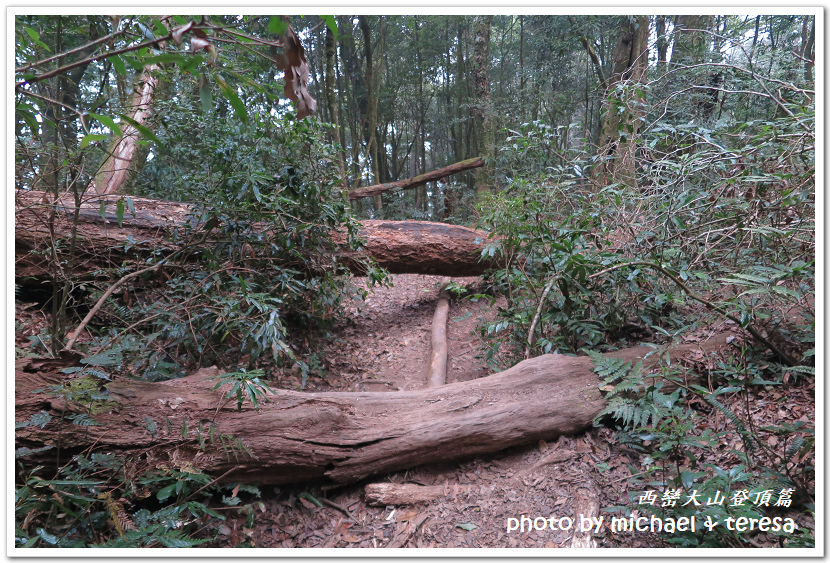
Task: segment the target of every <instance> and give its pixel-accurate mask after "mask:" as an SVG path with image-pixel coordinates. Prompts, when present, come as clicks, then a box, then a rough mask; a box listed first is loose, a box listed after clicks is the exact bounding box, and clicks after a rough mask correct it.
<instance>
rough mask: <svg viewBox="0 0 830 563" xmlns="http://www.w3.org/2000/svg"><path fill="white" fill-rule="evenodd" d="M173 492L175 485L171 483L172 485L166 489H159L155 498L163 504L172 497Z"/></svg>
mask: <svg viewBox="0 0 830 563" xmlns="http://www.w3.org/2000/svg"><path fill="white" fill-rule="evenodd" d="M175 491H176V483H173V484H172V485H167V486H166V487H164V488H163V489H161V490H160V491H159V492H157V493H156V498H157V499H159V500H160V501H162V502H164V501H166V500H167V499H169V498H170V497H171V496H173V493H174V492H175Z"/></svg>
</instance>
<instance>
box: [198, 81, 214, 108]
mask: <svg viewBox="0 0 830 563" xmlns="http://www.w3.org/2000/svg"><path fill="white" fill-rule="evenodd" d="M200 82H201V85H200V86H199V100H201V102H202V111H203V112H205V113H210V111H211V110H212V109H213V94H212V93H211V91H210V83H209V82H208V81H207V80H206V79H205V80H201V81H200Z"/></svg>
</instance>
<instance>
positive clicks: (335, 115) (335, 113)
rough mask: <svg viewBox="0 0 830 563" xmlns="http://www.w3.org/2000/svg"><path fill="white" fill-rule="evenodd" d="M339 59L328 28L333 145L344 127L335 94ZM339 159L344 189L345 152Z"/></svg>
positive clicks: (327, 81)
mask: <svg viewBox="0 0 830 563" xmlns="http://www.w3.org/2000/svg"><path fill="white" fill-rule="evenodd" d="M336 57H337V44H336V43H335V41H334V33H332V31H331V29H329V28H328V27H326V100H327V102H328V106H329V116H330V119H331V123H332V124H333V125H334V127H335V128H334V129H333V130H331V131H330V133H329V135H330V140H331V142H332V143H338V142H340V138H341V134H342V133H341V130H342V125H341V123H340V111H339V109H340V108H339V103H338V100H337V94H336V93H335V89H334V85H335V82H336V76H335V70H334V66H335V65H334V61H335V58H336ZM338 153H339V158H338V159H337V163H338V165H339V168H340V182H341V184H342V186H343V187H344V188H346V187H348V186H347V184H346V160H345V158H344V154H343V151H342V150H341V151H338Z"/></svg>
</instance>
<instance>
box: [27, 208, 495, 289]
mask: <svg viewBox="0 0 830 563" xmlns="http://www.w3.org/2000/svg"><path fill="white" fill-rule="evenodd" d="M43 196H44V193H43V192H21V193H18V194H17V197H16V200H15V223H16V224H15V253H16V258H15V277H16V279H17V280H18V282H19V283H26V284H31V283H42V282H44V281H48V280H51V279H52V277H53V275H52V272H53V269H52V268H50V263H49V257H48V256H47V255H46V254H44V252H43V251H44V250H46V249H49V248H50V241H52V240H53V238H68V237H69V236H70V234H71V228H72V216H73V214H74V211H75V209H74V207H75V205H74V200H73V198H72V197H71V194H70V195H69V196H64V198H63V199H61V200H60V201H59V202H58V203H57V206H58V214H57V217H56V220H55V225H54V233H50V229H49V225H48V222H47V219H48V216H49V207H50V205H49V204H45V203H43ZM101 199H104V200H105V201H106V202H107V204H106V210H107V213H106V220H104V219H102V218H101V215H100V201H101ZM118 199H120V198H119V197H116V196H110V197H106V196H104V197H101V196H89V197H87V198H86V199H85V200H84V202H83V203H82V204H81V208H80V211H79V216H78V218H79V223H78V225H77V232H78V237H79V243H78V244H77V245H76V246H77V253H76V256H75V259H74V270H73V272H72V273H73V274H74V275H75V276H80V277H84V276H87V277H88V276H90V275H92V274H93V273H94V272H95V271H96V270H99V269H101V268H112V267H117V266H121V265H127V266H129V265H130V264H135V267H136V268H142V267H145V266H146V263H145V261H146V260H147V258H149V257H150V256H152V255H153V253H154V252H160V253H161V254H162V255H167V254H169V253H172V252H174V251H175V250H176V248H175V247H174V245H173V244H172V243H170V242H168V240H167V235H168V234H169V233H172V232H173V230H174V229H176V228H182V227H183V226H184V224H185V222H186V221H187V218H188V215H189V214H190V212H191V206H190V205H189V204H185V203H175V202H167V201H159V200H155V199H148V198H139V197H133V198H131V199H132V201H133V204H134V207H135V210H136V216H135V217H133V216H132V214H130V212H129V211H128V212H126V213H125V214H124V218H123V223H122V226H121V227H119V226H118V222H117V218H116V216H115V210H114V208H115V202H116V201H118ZM358 234H359V236H360V237H361V238H363V239H365V241H366V245H365V247H364V249H363V250H362V251H360V252H356V251H353V250H350V249H349V248H348V247H347V245H346V244H345V235H344V234H342V233H340V234H338V233H335V238H336V240H338V241H339V242H340V248H341V250H340V253H341V254H340V255H341V257H342V260H343V264H344V265H345V266H346V267H348V268H349V269H350V270H351V271H352V272H353V273H355V274H358V275H360V274H363V273H365V272H364V271H363V267H362V266H361V264H360V261H359V258H360V257H361V255H368V256H371V257H373V258H374V259H375V260H376V261H377V263H378V264H379V265H380V266H382V267H384V268H386V269H387V270H389V271H390V272H391V273H393V274H407V273H409V274H431V275H442V276H475V275H479V274H481V273H483V272H484V271H485V270H486V269H488V268H489V267H492V266H494V265H495V260H492V259H491V260H481V251H482V249H483V248H484V246H485V245H486V244H487V242H488V237H489V234H488V233H487V232H485V231H480V230H476V229H470V228H468V227H461V226H457V225H449V224H445V223H430V222H426V221H378V220H374V221H372V220H367V221H363V223H362V226H361V228H360V229H359V231H358ZM129 237H132V242H130V238H129ZM127 248H128V250H127Z"/></svg>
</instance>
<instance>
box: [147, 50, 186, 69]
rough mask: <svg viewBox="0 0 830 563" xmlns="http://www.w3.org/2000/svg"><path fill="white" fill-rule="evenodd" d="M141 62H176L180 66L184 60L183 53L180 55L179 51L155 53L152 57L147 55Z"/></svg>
mask: <svg viewBox="0 0 830 563" xmlns="http://www.w3.org/2000/svg"><path fill="white" fill-rule="evenodd" d="M142 62H143V63H144V64H145V65H149V64H155V63H161V64H166V63H176V64H177V65H178V66H182V65H183V64H184V63H185V62H186V61H185V57H184V55H180V54H179V53H162V54H160V55H155V56H153V57H147V58H146V59H144V60H143V61H142Z"/></svg>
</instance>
